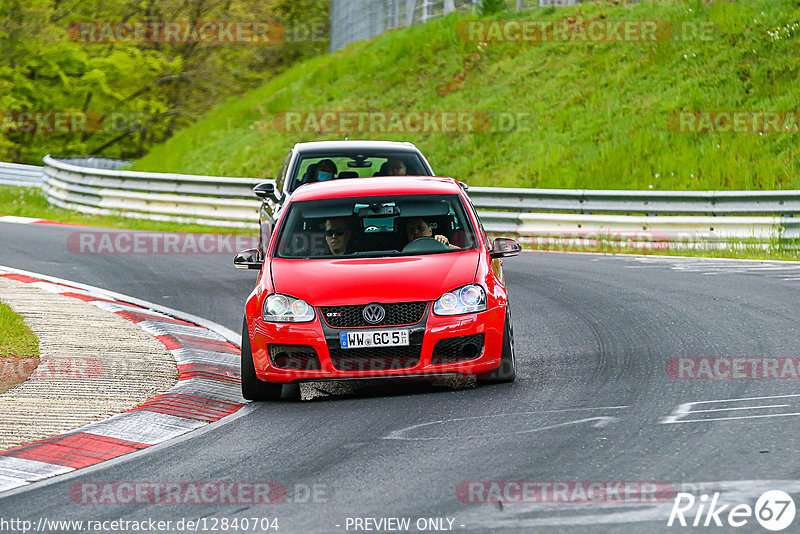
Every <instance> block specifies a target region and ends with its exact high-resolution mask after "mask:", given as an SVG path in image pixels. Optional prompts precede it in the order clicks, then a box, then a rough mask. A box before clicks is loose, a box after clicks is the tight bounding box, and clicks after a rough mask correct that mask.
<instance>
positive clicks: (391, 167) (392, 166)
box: [381, 158, 406, 176]
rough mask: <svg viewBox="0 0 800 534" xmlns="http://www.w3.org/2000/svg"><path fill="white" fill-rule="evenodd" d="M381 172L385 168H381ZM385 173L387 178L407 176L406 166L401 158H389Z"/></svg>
mask: <svg viewBox="0 0 800 534" xmlns="http://www.w3.org/2000/svg"><path fill="white" fill-rule="evenodd" d="M381 170H383V166H381ZM384 172H385V173H386V176H405V175H406V164H405V162H404V161H403V160H402V159H400V158H389V159H388V160H387V161H386V170H385V171H384Z"/></svg>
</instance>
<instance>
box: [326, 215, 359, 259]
mask: <svg viewBox="0 0 800 534" xmlns="http://www.w3.org/2000/svg"><path fill="white" fill-rule="evenodd" d="M352 236H353V232H352V230H350V228H349V227H348V226H347V221H345V220H344V219H342V218H334V219H327V220H326V221H325V242H326V243H327V244H328V248H329V249H330V251H331V254H333V255H334V256H341V255H343V254H347V253H349V252H351V251H350V250H348V245H349V244H350V238H351V237H352Z"/></svg>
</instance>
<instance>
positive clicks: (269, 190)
mask: <svg viewBox="0 0 800 534" xmlns="http://www.w3.org/2000/svg"><path fill="white" fill-rule="evenodd" d="M253 193H255V195H256V196H257V197H258V198H261V199H264V200H266V199H268V198H269V199H271V200H273V201H275V202H280V199H279V198H278V194H277V193H276V192H275V184H274V183H272V182H264V183H262V184H258V185H257V186H255V187H254V188H253Z"/></svg>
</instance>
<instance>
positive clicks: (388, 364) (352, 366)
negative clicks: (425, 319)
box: [329, 345, 422, 371]
mask: <svg viewBox="0 0 800 534" xmlns="http://www.w3.org/2000/svg"><path fill="white" fill-rule="evenodd" d="M329 350H330V353H331V362H332V363H333V366H334V367H335V368H336V369H338V370H339V371H388V370H392V369H408V368H409V367H414V366H416V365H417V364H418V363H419V356H420V353H421V352H422V347H421V346H420V345H410V346H407V347H371V348H365V349H329Z"/></svg>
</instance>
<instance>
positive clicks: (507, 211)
mask: <svg viewBox="0 0 800 534" xmlns="http://www.w3.org/2000/svg"><path fill="white" fill-rule="evenodd" d="M44 162H45V171H44V174H45V176H46V183H45V184H44V186H43V190H44V191H45V193H46V195H47V197H48V199H49V201H50V202H51V203H53V204H55V205H57V206H61V207H64V208H69V209H76V210H79V211H83V212H87V213H103V214H111V213H114V214H121V215H124V216H129V217H135V218H145V219H153V220H165V221H178V222H194V223H200V224H211V225H217V226H236V227H252V228H255V227H256V225H257V221H258V207H259V205H260V201H259V200H258V199H256V198H255V197H254V195H253V193H252V191H251V189H252V187H253V186H254V185H256V184H258V183H262V182H264V181H269V180H262V179H259V178H233V177H218V176H195V175H185V174H172V173H149V172H134V171H123V170H103V169H96V168H88V167H81V166H77V165H74V164H72V163H67V162H64V161H61V160H56V159H54V158H52V157H50V156H47V157H45V158H44ZM469 195H470V198H471V199H472V201H473V203H474V205H475V207H476V208H477V209H478V212H479V214H480V216H481V219H482V221H483V223H484V225H485V227H486V230H487V231H489V232H492V233H504V234H514V235H516V236H519V237H520V238H522V239H523V240H543V239H544V240H550V239H555V240H564V239H587V238H591V239H602V240H607V241H616V242H629V241H657V242H677V243H698V242H700V243H723V242H726V241H730V240H748V241H753V242H760V243H765V242H770V241H774V240H777V239H800V217H794V215H800V191H611V190H609V191H593V190H571V189H512V188H498V187H472V188H470V189H469Z"/></svg>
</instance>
